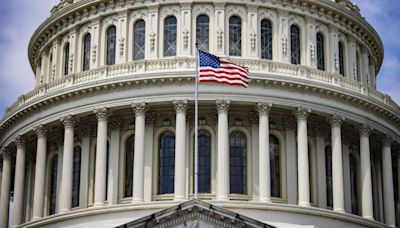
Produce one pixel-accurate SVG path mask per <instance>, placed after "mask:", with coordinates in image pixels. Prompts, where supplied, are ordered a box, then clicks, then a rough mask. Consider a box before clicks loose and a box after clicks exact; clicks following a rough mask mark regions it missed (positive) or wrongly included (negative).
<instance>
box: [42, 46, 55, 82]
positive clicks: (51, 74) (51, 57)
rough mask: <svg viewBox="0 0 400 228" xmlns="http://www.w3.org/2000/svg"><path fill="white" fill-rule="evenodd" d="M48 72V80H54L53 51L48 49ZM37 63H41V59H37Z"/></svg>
mask: <svg viewBox="0 0 400 228" xmlns="http://www.w3.org/2000/svg"><path fill="white" fill-rule="evenodd" d="M49 56H50V57H49V68H48V69H49V71H48V72H49V73H48V81H49V82H51V81H53V80H54V75H53V51H50V53H49ZM39 63H42V61H39Z"/></svg>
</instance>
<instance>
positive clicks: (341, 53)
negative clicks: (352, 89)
mask: <svg viewBox="0 0 400 228" xmlns="http://www.w3.org/2000/svg"><path fill="white" fill-rule="evenodd" d="M339 73H340V74H341V75H342V76H345V73H344V46H343V42H339Z"/></svg>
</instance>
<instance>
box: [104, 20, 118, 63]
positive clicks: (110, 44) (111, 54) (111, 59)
mask: <svg viewBox="0 0 400 228" xmlns="http://www.w3.org/2000/svg"><path fill="white" fill-rule="evenodd" d="M106 42H107V59H106V64H107V65H114V64H115V52H116V48H117V28H116V27H115V26H114V25H113V26H111V27H109V28H108V30H107V37H106Z"/></svg>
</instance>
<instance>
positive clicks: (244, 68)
mask: <svg viewBox="0 0 400 228" xmlns="http://www.w3.org/2000/svg"><path fill="white" fill-rule="evenodd" d="M220 62H221V65H231V66H235V67H238V68H241V69H243V70H245V71H248V70H249V68H248V67H245V66H240V65H238V64H236V63H234V62H231V61H228V60H225V59H220Z"/></svg>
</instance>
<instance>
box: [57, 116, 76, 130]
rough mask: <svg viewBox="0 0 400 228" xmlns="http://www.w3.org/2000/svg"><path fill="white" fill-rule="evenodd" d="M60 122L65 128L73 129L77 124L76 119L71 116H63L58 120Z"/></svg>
mask: <svg viewBox="0 0 400 228" xmlns="http://www.w3.org/2000/svg"><path fill="white" fill-rule="evenodd" d="M60 121H61V122H62V123H63V124H64V127H65V128H73V127H74V126H75V124H76V123H78V118H76V117H74V116H73V115H70V114H68V115H65V116H62V117H61V118H60Z"/></svg>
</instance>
